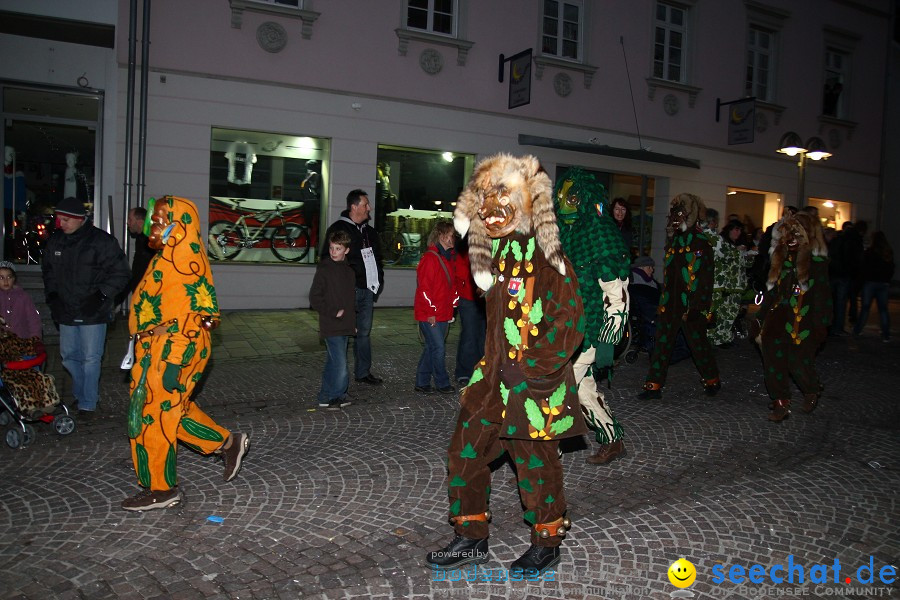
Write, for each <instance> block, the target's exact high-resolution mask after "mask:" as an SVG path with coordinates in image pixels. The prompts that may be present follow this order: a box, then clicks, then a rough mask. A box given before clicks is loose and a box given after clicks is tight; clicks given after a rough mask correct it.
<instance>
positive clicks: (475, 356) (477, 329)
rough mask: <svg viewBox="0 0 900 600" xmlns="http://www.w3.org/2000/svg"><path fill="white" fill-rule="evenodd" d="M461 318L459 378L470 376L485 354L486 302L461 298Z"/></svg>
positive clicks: (457, 357) (457, 360)
mask: <svg viewBox="0 0 900 600" xmlns="http://www.w3.org/2000/svg"><path fill="white" fill-rule="evenodd" d="M459 320H460V322H461V324H462V330H461V331H460V332H459V345H457V347H456V370H455V371H454V373H453V374H454V376H455V377H456V378H457V379H461V378H469V377H471V376H472V371H474V370H475V364H476V363H477V362H478V361H479V360H481V357H483V356H484V332H485V327H486V322H485V313H484V302H483V301H482V302H477V301H475V300H466V299H464V298H460V299H459Z"/></svg>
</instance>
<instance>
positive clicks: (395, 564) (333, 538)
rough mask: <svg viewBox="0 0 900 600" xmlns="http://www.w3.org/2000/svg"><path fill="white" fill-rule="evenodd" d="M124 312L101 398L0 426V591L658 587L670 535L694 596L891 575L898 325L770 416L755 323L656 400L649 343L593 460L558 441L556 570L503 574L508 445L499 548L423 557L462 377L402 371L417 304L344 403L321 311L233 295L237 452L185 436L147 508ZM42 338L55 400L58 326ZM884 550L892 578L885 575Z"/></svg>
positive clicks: (382, 318)
mask: <svg viewBox="0 0 900 600" xmlns="http://www.w3.org/2000/svg"><path fill="white" fill-rule="evenodd" d="M896 308H897V307H896V306H894V309H896ZM894 312H895V313H896V310H894ZM875 320H876V319H875V316H874V315H873V316H872V317H871V318H870V321H875ZM894 323H895V326H896V325H900V319H898V318H896V315H895V318H894ZM125 329H126V326H125V324H124V322H122V321H120V322H119V323H117V325H116V327H115V329H113V330H111V331H110V333H109V337H108V340H109V342H108V346H107V356H106V360H105V367H104V373H103V379H102V392H101V402H100V411H101V412H102V414H101V415H100V416H98V417H95V418H94V419H92V420H90V421H89V422H79V423H78V428H77V430H76V431H75V432H74V433H73V434H72V435H70V436H67V437H59V436H57V435H56V433H55V432H54V431H53V429H52V427H50V426H48V425H44V424H37V425H36V429H37V437H36V440H35V441H34V443H33V444H31V445H30V446H28V447H26V448H24V449H20V450H12V449H10V448H7V447H6V446H4V447H3V448H0V457H2V458H0V480H2V482H3V484H2V486H0V507H2V508H0V597H2V598H29V599H35V600H37V599H46V598H61V599H75V598H87V599H91V600H94V599H105V598H128V599H135V598H146V599H157V598H158V599H163V598H165V599H184V600H187V599H194V598H196V599H207V600H214V599H226V598H260V599H270V598H320V597H321V598H474V599H485V600H486V599H489V598H516V599H520V598H616V599H647V598H653V599H659V600H663V599H665V598H670V597H673V596H672V593H673V592H675V591H676V588H675V587H674V586H673V585H672V584H671V583H670V582H669V579H668V577H667V575H666V571H667V569H668V568H669V565H670V564H671V563H672V562H673V561H675V560H676V559H678V558H679V557H684V558H686V559H687V560H689V561H690V562H691V563H692V564H693V565H694V566H695V567H696V570H697V578H696V582H695V583H694V584H693V585H692V586H691V587H690V588H688V589H689V591H690V592H692V593H693V594H694V596H693V597H695V598H701V599H711V598H734V599H744V598H759V597H768V598H774V597H798V598H830V597H833V596H839V597H846V598H863V597H866V598H867V597H873V596H875V597H877V596H883V597H888V595H889V594H893V595H894V596H895V597H897V596H900V586H898V584H897V582H896V581H893V578H894V577H896V571H897V570H900V569H898V566H900V529H898V527H900V525H898V524H900V506H898V505H900V405H898V402H897V397H898V391H897V388H898V384H900V378H898V375H897V374H898V372H900V335H897V334H895V335H894V338H893V340H894V341H893V342H891V343H888V344H885V343H882V341H881V340H880V337H879V336H878V335H877V332H876V331H875V329H872V328H870V329H868V330H867V331H866V332H865V334H864V335H863V336H861V337H859V338H852V337H841V338H829V339H828V342H827V344H826V345H825V347H824V349H823V351H822V353H821V354H820V355H819V359H818V368H819V371H820V374H821V375H822V377H823V381H824V384H825V393H824V396H823V397H822V399H821V403H820V406H819V408H818V410H817V411H816V412H814V413H813V414H811V415H807V414H804V413H802V411H800V410H794V413H793V415H792V416H791V417H790V418H789V419H787V420H786V421H784V422H782V423H779V424H772V423H770V422H768V421H767V420H766V415H767V413H768V409H767V406H768V403H769V400H768V397H767V395H766V393H765V389H764V386H763V384H762V374H761V371H762V368H761V363H760V360H759V357H758V353H757V352H756V350H755V349H754V348H753V347H752V346H751V344H750V343H749V342H747V341H741V342H739V343H737V344H736V345H735V346H734V347H732V348H731V349H728V350H718V351H717V359H718V360H719V366H720V370H721V373H722V380H723V389H722V391H721V392H720V394H719V395H718V396H716V397H715V398H712V399H710V398H707V397H705V396H704V395H703V394H702V388H701V385H700V383H699V381H698V375H697V372H696V370H695V369H694V367H693V365H692V364H691V363H690V361H686V362H681V363H678V364H676V365H674V366H672V368H671V369H670V373H669V382H668V384H667V386H666V388H665V390H664V399H663V400H661V401H640V400H637V399H636V398H635V394H636V393H637V392H638V391H639V388H640V385H641V384H642V383H643V380H644V376H645V374H646V371H647V365H648V359H647V355H646V354H642V355H640V356H639V358H638V360H637V362H635V363H634V364H631V365H628V364H624V363H623V364H621V365H620V367H619V369H618V371H617V374H616V377H615V381H614V384H613V387H612V389H611V390H606V391H605V393H606V396H607V399H608V401H609V403H610V405H611V406H612V408H613V411H614V412H615V413H616V416H617V417H618V419H619V420H620V421H621V422H622V424H623V426H624V428H625V431H626V444H627V447H628V455H627V457H625V458H624V459H621V460H619V461H616V462H614V463H612V464H610V465H606V466H599V467H598V466H593V465H588V464H585V461H584V459H585V457H586V456H588V454H589V453H590V452H593V449H594V444H593V443H592V440H586V441H585V443H581V444H569V445H567V446H566V447H565V450H566V452H565V456H564V458H563V464H564V467H565V473H566V497H567V501H568V504H569V515H570V516H571V518H572V521H573V529H572V531H571V533H570V534H569V535H568V536H567V538H566V540H565V542H564V544H563V560H562V562H561V563H560V564H559V566H558V568H557V569H556V570H555V572H553V573H552V575H551V576H550V577H548V578H547V579H552V580H546V579H545V580H544V581H538V582H527V581H502V580H500V579H502V578H504V577H505V575H506V573H505V571H503V570H502V569H507V568H508V567H509V565H510V563H511V562H512V561H513V560H515V559H516V558H517V557H518V556H519V555H520V554H521V553H522V552H523V551H524V550H525V549H526V548H527V547H528V528H527V525H526V524H525V523H524V522H523V520H522V511H521V509H520V504H519V498H518V493H517V487H516V484H515V481H514V475H513V471H512V469H511V468H510V467H509V465H502V466H501V467H500V468H499V469H498V470H497V471H495V473H494V476H493V483H492V487H493V493H492V498H491V509H492V512H493V522H492V535H491V538H490V554H491V559H490V561H489V562H488V563H487V564H485V565H483V566H482V567H479V574H478V575H474V573H475V571H474V570H470V571H462V572H460V571H457V572H455V573H453V572H446V573H442V572H432V571H431V570H430V569H429V568H426V566H425V565H424V563H423V558H424V556H425V554H426V552H427V551H429V550H434V549H437V548H439V547H441V546H443V545H444V544H446V542H448V541H449V540H450V538H451V537H452V529H451V527H450V526H449V525H447V522H446V514H447V502H446V498H447V492H446V488H445V479H444V478H445V469H444V463H445V457H446V448H447V444H448V441H449V437H450V433H451V431H452V428H453V426H454V423H455V419H456V412H457V406H458V399H457V397H456V396H443V395H428V396H425V395H421V394H417V393H415V392H414V391H413V383H414V381H413V379H414V373H415V366H416V363H417V361H418V356H419V352H420V344H419V341H418V338H417V332H416V328H415V323H414V321H413V320H412V310H411V309H389V308H379V309H377V310H376V311H375V329H374V330H373V332H372V340H373V346H374V366H373V372H375V373H376V374H377V375H379V376H382V377H384V378H385V385H383V386H380V387H372V386H364V385H362V384H358V383H355V382H352V383H351V387H350V394H351V400H352V402H353V404H352V406H349V407H347V408H346V409H344V410H342V411H327V410H320V409H318V408H317V405H316V403H315V394H316V392H317V390H318V387H319V382H320V377H321V371H322V365H323V364H324V357H325V353H324V347H323V346H321V345H320V344H319V342H318V340H317V326H316V320H315V314H314V313H312V312H311V311H309V310H297V311H266V312H263V311H246V312H232V313H227V314H225V315H224V318H223V324H222V327H220V328H219V329H218V330H216V332H215V333H214V344H215V345H214V350H213V359H212V361H211V363H210V365H211V367H210V368H209V369H208V377H207V378H206V380H205V382H204V383H203V386H202V390H201V393H200V395H199V401H200V403H201V404H202V405H203V406H204V408H205V409H206V410H207V411H208V412H209V414H210V415H211V416H212V417H213V418H215V419H216V420H217V421H219V422H220V423H221V424H222V425H224V426H226V427H229V428H232V429H235V430H240V431H243V432H246V433H249V434H250V435H251V437H252V446H251V449H250V452H249V454H248V455H247V457H246V459H245V461H244V466H243V470H242V471H241V473H240V475H239V476H238V477H237V478H236V479H235V480H234V481H232V482H229V483H224V482H223V481H222V463H221V461H219V460H217V459H216V458H212V457H209V458H208V457H203V456H200V455H197V454H195V453H193V452H191V451H190V450H188V449H187V448H185V447H182V448H181V449H180V452H179V457H180V464H179V479H180V485H181V488H182V489H183V491H184V494H185V501H184V502H182V504H180V505H178V506H177V507H174V508H171V509H166V510H157V511H150V512H147V513H128V512H124V511H123V510H121V508H120V502H121V501H122V499H123V498H125V497H126V496H128V495H132V494H133V493H135V492H136V491H137V487H136V483H135V475H134V472H133V470H132V467H131V461H130V450H129V445H128V440H127V438H126V436H125V407H126V402H127V384H126V383H125V381H124V375H123V372H121V371H119V370H118V363H119V360H120V359H121V354H122V351H123V350H124V348H125V343H126V331H125ZM895 329H896V327H895ZM457 331H458V330H457V326H453V327H451V334H450V340H449V343H448V359H447V364H448V365H449V366H450V367H451V374H452V365H453V361H454V357H455V348H456V334H457ZM49 352H50V354H51V355H52V360H51V363H50V364H49V365H48V370H49V371H50V372H53V373H55V374H57V375H58V377H59V386H58V387H59V388H60V390H61V391H62V392H63V394H64V396H65V397H66V399H67V400H68V397H69V392H68V390H69V389H70V382H69V381H68V378H67V376H66V375H65V374H61V372H60V371H59V369H60V367H59V358H58V348H57V347H54V346H51V347H49ZM799 398H800V395H799V392H796V391H795V395H794V400H795V403H798V402H797V401H798V400H799ZM210 517H219V518H221V522H215V519H214V520H210ZM789 556H791V557H792V558H790V559H789ZM789 561H790V562H792V563H793V565H795V566H796V565H801V571H802V572H803V573H802V576H801V577H798V573H797V572H796V570H795V572H792V573H791V576H792V579H793V582H788V579H787V577H788V572H787V569H785V570H784V571H781V572H779V573H777V574H774V576H775V577H776V578H777V579H780V578H782V577H784V582H782V583H776V581H775V580H773V579H771V577H772V575H773V572H772V571H771V570H770V568H771V566H772V565H777V564H780V565H788V564H789ZM836 561H839V564H840V566H841V570H840V573H839V576H838V574H836V573H835V572H834V566H835V562H836ZM870 561H871V565H872V571H873V573H870V571H869V569H870ZM717 565H718V566H719V567H718V570H717V571H714V568H715V567H717ZM735 565H737V566H740V567H742V569H743V572H744V576H745V577H746V575H747V572H748V571H749V570H750V567H752V566H753V565H762V567H763V568H764V569H765V572H764V575H763V577H762V579H760V581H762V583H751V582H748V581H746V580H744V583H743V584H738V583H733V582H732V581H730V580H729V573H730V572H733V571H730V569H731V568H732V567H733V566H735ZM816 565H822V566H821V567H819V568H818V569H813V567H814V566H816ZM885 566H893V568H894V570H895V571H894V573H895V574H894V575H890V576H889V577H888V579H890V580H891V581H892V583H882V582H881V581H880V580H879V577H880V574H882V575H883V574H885V573H889V571H890V569H884V567H885ZM484 567H488V568H489V569H491V571H486V570H485V569H484ZM860 567H865V568H863V569H862V570H860V571H858V569H859V568H860ZM823 569H826V570H827V576H822V573H821V571H823ZM816 572H818V573H819V574H818V575H816ZM716 573H724V581H723V582H721V583H717V582H716V580H715V577H716V575H715V574H716ZM488 575H490V576H491V577H492V579H493V580H492V581H483V579H486V578H487V576H488ZM870 575H873V576H874V580H871V581H867V579H868V577H869V576H870ZM467 577H469V578H473V577H477V578H480V579H482V580H477V581H466V578H467ZM848 578H849V579H848ZM800 579H802V581H800ZM822 579H827V583H822V582H821V580H822ZM720 580H721V579H720ZM817 581H820V582H818V583H817ZM885 581H887V579H885ZM685 591H686V590H685ZM682 593H684V592H682Z"/></svg>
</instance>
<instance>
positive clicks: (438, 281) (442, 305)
mask: <svg viewBox="0 0 900 600" xmlns="http://www.w3.org/2000/svg"><path fill="white" fill-rule="evenodd" d="M455 242H456V234H455V232H454V231H453V223H451V222H450V221H440V222H438V224H437V225H435V227H434V229H433V230H432V231H431V234H430V235H429V236H428V250H426V251H425V254H423V255H422V259H421V260H420V261H419V266H418V268H417V269H416V281H417V285H416V299H415V301H414V302H413V313H414V315H415V319H416V321H418V322H419V331H420V332H421V333H422V338H423V339H424V340H425V348H423V349H422V356H421V357H420V358H419V367H418V369H416V385H415V390H416V391H417V392H422V393H423V394H429V393H431V392H432V391H434V388H432V387H431V379H432V377H434V384H435V388H437V391H439V392H440V393H442V394H452V393H454V392H455V391H456V389H455V388H454V387H453V386H452V385H451V384H450V376H449V375H448V373H447V365H446V364H444V362H445V357H446V354H447V351H446V347H445V345H444V341H445V339H446V337H447V329H448V327H450V322H451V321H452V320H453V309H454V308H456V304H457V302H458V301H459V296H458V295H457V293H456V285H455V283H454V278H453V276H452V275H451V273H453V272H454V266H453V260H454V254H453V246H454V244H455Z"/></svg>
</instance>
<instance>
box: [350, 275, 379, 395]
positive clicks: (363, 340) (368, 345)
mask: <svg viewBox="0 0 900 600" xmlns="http://www.w3.org/2000/svg"><path fill="white" fill-rule="evenodd" d="M374 311H375V294H373V293H372V291H371V290H367V289H362V288H356V343H355V344H354V345H353V357H354V359H355V361H356V365H355V368H354V373H355V374H356V378H357V379H362V378H363V377H365V376H366V375H368V374H369V372H370V371H371V370H372V340H371V339H370V338H369V334H370V333H371V332H372V313H373V312H374Z"/></svg>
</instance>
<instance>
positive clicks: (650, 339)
mask: <svg viewBox="0 0 900 600" xmlns="http://www.w3.org/2000/svg"><path fill="white" fill-rule="evenodd" d="M628 291H629V294H630V298H631V303H630V310H629V312H628V334H627V336H626V338H627V339H623V340H622V344H620V346H622V345H624V348H623V349H622V350H621V352H622V354H623V355H624V358H625V362H626V363H628V364H629V365H630V364H633V363H635V362H636V361H637V359H638V356H640V354H641V352H645V353H647V354H650V353H651V352H653V346H654V345H655V344H656V310H657V304H658V302H659V293H658V292H655V290H653V291H654V292H655V293H650V288H647V286H629V288H628ZM616 350H617V352H618V350H619V348H618V347H617V349H616ZM690 355H691V350H690V348H689V347H688V345H687V340H685V338H684V333H683V332H681V331H679V332H678V337H677V338H675V347H674V348H673V349H672V358H671V359H670V361H669V362H670V364H675V363H677V362H678V361H681V360H684V359H685V358H688V357H689V356H690Z"/></svg>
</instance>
